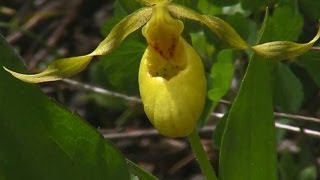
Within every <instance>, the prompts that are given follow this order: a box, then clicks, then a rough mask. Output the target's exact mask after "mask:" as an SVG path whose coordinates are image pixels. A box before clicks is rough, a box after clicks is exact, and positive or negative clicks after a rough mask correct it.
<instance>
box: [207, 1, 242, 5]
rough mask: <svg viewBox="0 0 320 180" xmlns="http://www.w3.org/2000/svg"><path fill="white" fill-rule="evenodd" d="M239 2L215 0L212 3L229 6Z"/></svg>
mask: <svg viewBox="0 0 320 180" xmlns="http://www.w3.org/2000/svg"><path fill="white" fill-rule="evenodd" d="M208 1H210V0H208ZM238 2H239V0H215V1H213V2H212V3H213V4H216V5H219V6H231V5H235V4H237V3H238Z"/></svg>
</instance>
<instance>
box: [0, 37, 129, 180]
mask: <svg viewBox="0 0 320 180" xmlns="http://www.w3.org/2000/svg"><path fill="white" fill-rule="evenodd" d="M0 53H1V58H0V65H1V66H6V67H9V68H11V69H17V70H19V71H21V72H24V71H26V68H25V67H23V65H22V61H21V60H20V59H19V57H18V56H17V55H16V54H15V53H14V50H13V49H12V48H10V47H9V45H8V44H7V43H6V42H5V40H4V38H3V37H2V36H0ZM0 79H1V81H0V172H1V175H0V179H8V180H9V179H10V180H20V179H43V180H57V179H59V180H70V179H78V180H86V179H92V180H101V179H129V178H130V175H129V170H128V168H127V164H126V161H125V159H124V158H123V157H122V155H121V154H120V153H119V151H118V150H116V149H115V148H114V146H113V145H112V144H111V143H109V142H106V141H105V139H104V138H103V137H102V136H101V135H100V134H99V133H98V132H97V131H96V130H95V129H94V128H92V127H90V126H89V125H88V124H87V123H86V122H85V121H84V120H82V119H81V118H80V117H79V116H77V115H76V114H75V113H71V112H69V111H67V110H65V109H63V108H62V107H61V106H59V105H57V104H55V103H54V102H52V101H51V100H50V99H49V98H48V97H46V96H45V95H44V94H43V93H42V91H41V90H40V88H38V87H37V86H35V85H32V84H26V83H23V82H22V81H20V80H18V79H15V78H13V77H12V76H11V75H10V74H8V73H7V72H6V71H4V69H2V68H1V69H0Z"/></svg>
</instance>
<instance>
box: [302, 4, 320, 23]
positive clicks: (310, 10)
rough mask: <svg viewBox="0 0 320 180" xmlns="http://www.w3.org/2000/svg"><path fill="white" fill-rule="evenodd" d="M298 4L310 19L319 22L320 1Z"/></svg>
mask: <svg viewBox="0 0 320 180" xmlns="http://www.w3.org/2000/svg"><path fill="white" fill-rule="evenodd" d="M298 3H299V7H300V8H301V11H302V12H303V14H304V15H305V16H306V17H307V18H308V19H310V20H313V21H317V20H319V19H320V11H319V7H320V1H315V0H298Z"/></svg>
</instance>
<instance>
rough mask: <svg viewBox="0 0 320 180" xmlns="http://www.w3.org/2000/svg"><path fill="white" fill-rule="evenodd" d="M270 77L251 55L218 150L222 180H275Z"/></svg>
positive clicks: (260, 60) (257, 58) (254, 56)
mask: <svg viewBox="0 0 320 180" xmlns="http://www.w3.org/2000/svg"><path fill="white" fill-rule="evenodd" d="M265 22H266V21H265ZM262 32H263V30H262ZM259 39H260V38H259ZM269 73H270V72H269V69H268V66H267V61H266V60H265V59H263V58H261V57H258V56H256V55H255V54H254V55H253V56H252V57H251V59H250V62H249V65H248V67H247V71H246V74H245V76H244V79H243V82H242V84H241V87H240V90H239V93H238V95H237V97H236V99H235V101H234V103H233V105H232V107H231V109H230V111H229V116H228V120H227V124H226V127H225V131H224V134H223V139H222V144H221V149H220V162H219V179H221V180H255V179H259V180H275V179H277V171H276V169H277V168H276V142H275V141H276V140H275V127H274V121H273V107H272V90H271V82H270V81H271V80H270V74H269Z"/></svg>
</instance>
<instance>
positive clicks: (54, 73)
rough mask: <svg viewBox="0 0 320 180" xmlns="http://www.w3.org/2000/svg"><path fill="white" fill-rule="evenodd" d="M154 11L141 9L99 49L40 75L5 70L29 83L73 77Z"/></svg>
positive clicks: (56, 64) (54, 64)
mask: <svg viewBox="0 0 320 180" xmlns="http://www.w3.org/2000/svg"><path fill="white" fill-rule="evenodd" d="M151 13H152V9H151V8H149V7H147V8H141V9H139V10H137V11H136V12H134V13H132V14H130V15H128V16H127V17H125V18H124V19H123V20H122V21H120V22H119V23H118V24H117V25H116V26H115V27H114V28H113V29H112V30H111V32H110V33H109V35H108V36H107V37H106V39H104V40H103V41H102V42H101V43H100V44H99V45H98V47H97V48H96V49H95V50H94V51H93V52H91V53H90V54H87V55H83V56H77V57H70V58H63V59H59V60H56V61H53V62H52V63H51V64H50V65H49V66H48V67H47V68H46V69H45V70H44V71H42V72H40V73H38V74H21V73H17V72H14V71H12V70H9V69H8V68H4V69H5V70H6V71H8V72H9V73H11V74H12V75H13V76H14V77H16V78H18V79H20V80H22V81H25V82H28V83H40V82H48V81H57V80H60V79H63V78H67V77H70V76H73V75H75V74H77V73H79V72H80V71H82V70H83V69H85V68H86V67H87V65H88V64H89V63H90V61H91V60H92V57H93V56H98V55H104V54H108V53H110V52H111V51H113V50H114V49H116V48H117V47H118V46H119V45H120V44H121V42H122V41H123V40H124V39H125V38H126V37H127V36H128V35H129V34H131V33H132V32H134V31H136V30H137V29H139V28H140V27H141V26H143V25H144V24H145V23H146V22H147V21H148V20H149V18H150V16H151Z"/></svg>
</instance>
